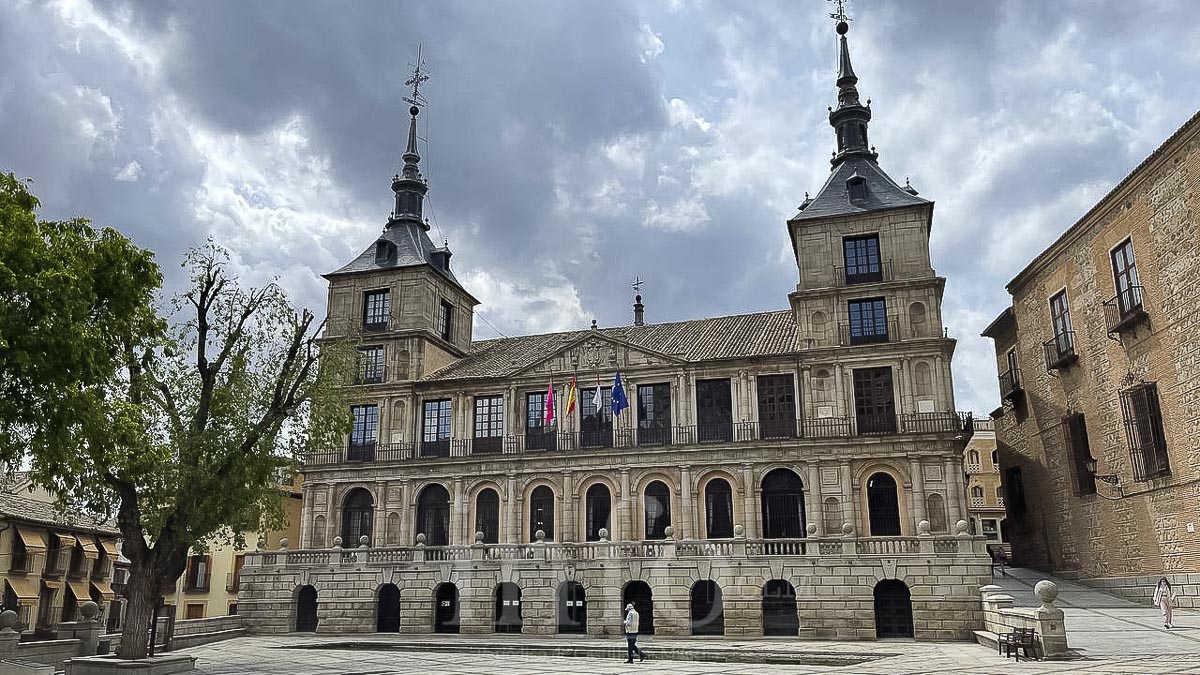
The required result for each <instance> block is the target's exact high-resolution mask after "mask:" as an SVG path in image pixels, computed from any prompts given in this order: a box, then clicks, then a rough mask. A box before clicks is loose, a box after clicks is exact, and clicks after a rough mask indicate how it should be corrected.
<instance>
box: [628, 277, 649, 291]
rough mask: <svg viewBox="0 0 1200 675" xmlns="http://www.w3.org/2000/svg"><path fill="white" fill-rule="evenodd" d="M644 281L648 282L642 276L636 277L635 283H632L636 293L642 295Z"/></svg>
mask: <svg viewBox="0 0 1200 675" xmlns="http://www.w3.org/2000/svg"><path fill="white" fill-rule="evenodd" d="M644 283H646V282H644V281H642V278H641V277H634V278H633V283H632V284H630V286H633V292H634V293H637V294H639V295H640V294H641V292H642V284H644Z"/></svg>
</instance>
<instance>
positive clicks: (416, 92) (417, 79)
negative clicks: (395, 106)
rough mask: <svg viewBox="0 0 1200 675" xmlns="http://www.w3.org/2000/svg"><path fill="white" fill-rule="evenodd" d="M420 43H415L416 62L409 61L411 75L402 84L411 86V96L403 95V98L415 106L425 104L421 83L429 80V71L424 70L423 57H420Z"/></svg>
mask: <svg viewBox="0 0 1200 675" xmlns="http://www.w3.org/2000/svg"><path fill="white" fill-rule="evenodd" d="M421 47H422V45H417V62H416V63H415V64H413V63H410V64H408V65H410V66H412V68H413V71H412V76H411V77H409V78H408V79H407V80H405V81H404V86H406V87H412V96H405V97H404V100H405V101H407V102H409V103H411V104H412V105H415V106H423V105H425V97H424V96H422V95H421V85H422V84H424V83H425V82H426V81H428V80H429V71H427V70H425V59H424V58H422V57H421Z"/></svg>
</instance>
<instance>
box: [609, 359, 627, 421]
mask: <svg viewBox="0 0 1200 675" xmlns="http://www.w3.org/2000/svg"><path fill="white" fill-rule="evenodd" d="M628 407H629V399H627V398H625V387H622V386H621V371H619V370H618V371H617V379H616V381H615V382H614V383H613V388H612V411H613V415H620V414H621V411H622V410H624V409H626V408H628Z"/></svg>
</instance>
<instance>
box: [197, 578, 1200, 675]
mask: <svg viewBox="0 0 1200 675" xmlns="http://www.w3.org/2000/svg"><path fill="white" fill-rule="evenodd" d="M1043 578H1046V577H1045V575H1044V574H1041V573H1038V572H1033V571H1029V570H1021V569H1016V570H1010V572H1009V576H1007V577H1002V578H998V579H997V581H996V583H998V584H999V585H1000V586H1002V587H1003V588H1004V590H1005V592H1007V593H1009V594H1011V595H1013V596H1014V597H1015V598H1016V601H1017V603H1016V604H1017V605H1018V606H1022V605H1023V606H1034V605H1036V604H1037V603H1036V601H1035V599H1034V596H1033V585H1034V584H1035V583H1036V582H1037V581H1039V580H1041V579H1043ZM1055 582H1056V583H1058V585H1059V590H1060V594H1059V599H1058V602H1057V603H1056V604H1057V605H1058V606H1060V607H1062V609H1063V611H1064V613H1065V615H1066V624H1067V639H1068V642H1069V643H1070V646H1071V648H1072V651H1073V652H1074V654H1075V658H1073V659H1070V660H1064V661H1048V662H1030V661H1021V662H1020V663H1017V662H1014V661H1013V660H1012V659H1004V658H1003V657H1001V656H997V655H996V653H995V652H993V651H991V650H989V649H985V648H984V647H980V646H978V645H974V644H969V643H946V642H935V643H930V642H892V641H885V642H819V641H809V640H803V641H802V640H788V639H760V640H738V639H733V638H730V639H724V640H720V639H717V640H713V639H711V638H708V639H687V638H648V639H643V640H642V641H640V642H639V644H641V645H642V646H643V647H644V648H645V649H646V651H647V653H648V654H649V656H650V659H649V660H648V661H646V662H645V663H634V664H632V665H627V664H625V663H624V662H623V659H622V657H620V656H614V657H612V658H593V657H568V656H530V655H519V654H508V655H498V654H479V653H443V652H431V651H401V650H403V649H404V645H405V644H407V643H416V642H419V643H427V644H433V645H461V646H462V647H463V648H471V647H476V648H477V647H479V646H482V645H495V646H514V647H517V646H520V647H532V646H535V645H536V646H543V645H550V646H554V647H572V646H578V647H591V648H595V647H600V646H606V647H615V648H620V649H622V650H623V648H624V641H623V640H619V639H608V640H601V639H586V638H584V639H580V638H566V637H558V636H534V635H513V636H489V635H481V636H432V635H429V636H409V635H405V636H400V635H394V634H393V635H381V634H374V635H354V636H347V635H330V636H325V635H322V636H312V635H307V636H305V635H275V636H255V637H248V638H239V639H236V640H229V641H226V642H219V643H215V644H211V645H206V646H203V647H196V648H193V649H190V650H188V651H189V653H191V654H194V655H196V656H198V657H200V660H199V662H198V664H197V665H198V667H199V672H200V673H204V674H205V675H235V674H237V675H240V674H242V673H264V674H267V675H318V674H320V675H386V674H389V673H430V674H434V675H450V674H452V673H454V674H457V673H463V674H475V673H504V675H517V674H520V673H529V674H531V675H535V674H543V673H545V674H550V673H588V674H589V675H609V674H616V673H634V672H638V673H641V672H646V673H661V674H677V675H702V674H704V675H707V674H711V673H719V674H722V675H740V674H746V675H762V674H763V673H779V674H781V675H791V674H795V675H800V674H803V673H847V674H849V673H862V674H864V675H867V674H878V675H883V674H888V675H908V674H913V675H915V674H917V673H938V674H939V675H952V674H956V673H1087V674H1090V673H1104V674H1109V673H1134V674H1141V673H1196V674H1197V675H1200V614H1197V613H1193V612H1184V611H1177V612H1176V613H1175V625H1176V626H1177V628H1175V629H1174V630H1170V631H1168V630H1165V629H1164V628H1163V627H1162V623H1161V620H1160V619H1159V616H1158V611H1157V610H1156V609H1153V608H1151V607H1148V606H1145V605H1138V604H1136V603H1133V602H1129V601H1126V600H1122V599H1119V598H1115V597H1113V596H1110V595H1107V594H1105V593H1101V592H1099V591H1095V590H1092V589H1089V588H1086V587H1083V586H1080V585H1078V584H1074V583H1071V582H1069V581H1063V580H1058V579H1056V580H1055ZM354 641H369V642H371V643H377V644H378V645H379V646H378V647H373V648H371V649H365V650H358V649H355V650H346V649H341V648H338V645H339V644H341V645H344V644H346V643H350V642H354ZM300 645H314V646H318V647H319V646H321V645H325V646H327V648H316V649H294V648H289V647H297V646H300ZM668 648H672V649H679V648H683V649H694V650H695V651H696V652H697V658H705V656H710V655H712V656H715V653H716V652H722V651H725V650H730V651H734V652H739V653H740V654H741V656H742V657H743V658H745V656H746V653H747V652H756V651H757V652H759V653H763V652H764V651H770V652H780V651H785V652H788V653H790V654H793V655H794V656H795V658H796V660H797V661H798V662H800V663H801V664H802V663H803V662H804V661H805V660H806V658H805V657H806V656H809V657H814V658H823V659H829V658H832V659H838V658H844V659H846V660H847V661H848V662H852V663H853V665H841V666H835V665H827V664H819V665H775V664H771V665H763V664H754V663H737V662H705V661H700V660H697V661H681V660H665V659H655V658H654V654H655V650H656V649H657V650H664V649H668ZM621 653H622V654H623V651H622V652H621Z"/></svg>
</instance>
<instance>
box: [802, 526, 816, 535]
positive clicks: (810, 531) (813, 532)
mask: <svg viewBox="0 0 1200 675" xmlns="http://www.w3.org/2000/svg"><path fill="white" fill-rule="evenodd" d="M804 529H805V530H807V531H808V536H810V537H814V536H816V534H817V524H816V523H809V524H808V527H806V528H804Z"/></svg>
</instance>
